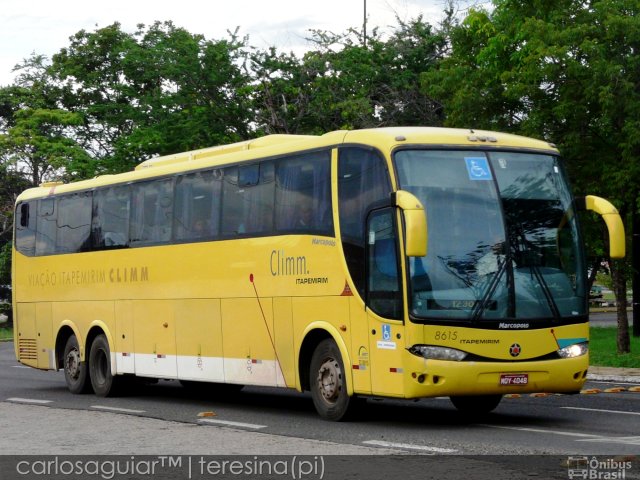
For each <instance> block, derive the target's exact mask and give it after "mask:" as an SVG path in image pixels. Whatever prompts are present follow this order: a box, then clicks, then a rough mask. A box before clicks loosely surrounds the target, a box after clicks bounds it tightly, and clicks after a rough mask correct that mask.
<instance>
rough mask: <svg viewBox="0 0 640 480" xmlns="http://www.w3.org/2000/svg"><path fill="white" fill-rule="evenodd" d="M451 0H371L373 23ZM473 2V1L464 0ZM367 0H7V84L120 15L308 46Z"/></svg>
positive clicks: (2, 2)
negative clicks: (22, 68)
mask: <svg viewBox="0 0 640 480" xmlns="http://www.w3.org/2000/svg"><path fill="white" fill-rule="evenodd" d="M445 3H446V2H445V0H366V7H367V30H368V31H370V30H371V29H373V28H374V27H379V28H380V29H381V31H383V32H385V31H387V32H389V31H392V30H393V28H392V27H393V26H394V25H397V22H396V20H395V18H396V15H397V16H398V17H399V18H400V19H402V20H409V19H412V18H415V17H417V16H418V15H419V14H422V15H423V17H424V19H425V20H426V21H427V22H429V23H431V24H432V25H437V24H438V22H439V21H440V20H441V19H442V12H443V11H444V6H445ZM462 3H465V2H462ZM364 5H365V0H313V1H310V0H224V1H223V0H177V1H176V0H106V1H96V0H58V1H54V0H0V86H4V85H7V84H9V83H11V82H12V81H13V78H14V74H13V73H11V70H12V69H13V68H14V66H15V65H16V64H18V63H21V62H22V61H23V60H24V59H25V58H28V57H30V56H31V55H32V54H33V53H36V54H42V55H46V56H47V57H49V58H51V56H52V55H53V54H54V53H56V52H58V51H59V50H60V49H61V48H64V47H66V46H68V45H69V37H70V36H72V35H73V34H75V33H76V32H78V31H79V30H82V29H84V30H87V31H94V30H96V28H101V27H106V26H107V25H111V24H112V23H114V22H116V21H117V22H119V23H120V24H121V25H122V29H123V30H125V31H127V32H134V31H135V30H136V25H138V24H140V23H143V24H145V25H150V24H152V23H153V22H154V21H156V20H159V21H165V20H171V21H173V23H174V24H175V25H176V26H177V27H183V28H185V29H186V30H188V31H189V32H191V33H193V34H202V35H204V36H205V37H206V38H207V39H210V40H217V39H223V38H227V31H228V30H231V31H234V30H235V29H236V27H239V32H238V33H239V35H240V36H245V35H248V36H249V44H250V45H252V46H254V47H257V48H268V47H271V46H275V47H276V48H278V50H281V51H287V52H289V51H294V52H295V53H297V54H300V53H302V52H304V49H305V46H308V45H309V44H308V43H307V42H306V41H305V37H309V30H310V29H319V30H328V31H332V32H335V33H341V32H344V31H346V30H347V29H348V28H350V27H355V28H362V24H363V18H364Z"/></svg>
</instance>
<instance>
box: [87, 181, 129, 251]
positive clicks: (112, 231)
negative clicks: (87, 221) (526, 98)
mask: <svg viewBox="0 0 640 480" xmlns="http://www.w3.org/2000/svg"><path fill="white" fill-rule="evenodd" d="M130 204H131V197H130V188H129V186H128V185H120V186H115V187H109V188H105V189H101V190H97V191H96V192H94V194H93V222H92V230H91V236H92V238H93V248H95V249H103V248H117V247H126V246H128V245H129V208H130Z"/></svg>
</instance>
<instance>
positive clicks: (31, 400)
mask: <svg viewBox="0 0 640 480" xmlns="http://www.w3.org/2000/svg"><path fill="white" fill-rule="evenodd" d="M7 402H15V403H33V404H36V405H46V404H47V403H53V400H38V399H37V398H18V397H11V398H7Z"/></svg>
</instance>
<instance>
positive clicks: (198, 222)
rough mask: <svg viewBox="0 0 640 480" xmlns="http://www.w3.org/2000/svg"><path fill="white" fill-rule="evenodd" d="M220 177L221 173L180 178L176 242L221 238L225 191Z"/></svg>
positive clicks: (175, 213)
mask: <svg viewBox="0 0 640 480" xmlns="http://www.w3.org/2000/svg"><path fill="white" fill-rule="evenodd" d="M220 177H221V172H220V170H208V171H204V172H196V173H190V174H187V175H183V176H180V177H178V179H177V181H176V205H175V209H174V219H173V228H174V232H175V238H176V240H197V239H203V238H211V237H215V236H217V235H218V233H219V226H220V197H221V195H220V193H221V191H222V183H221V181H220Z"/></svg>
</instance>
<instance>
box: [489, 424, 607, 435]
mask: <svg viewBox="0 0 640 480" xmlns="http://www.w3.org/2000/svg"><path fill="white" fill-rule="evenodd" d="M480 426H481V427H489V428H500V429H502V430H518V431H520V432H533V433H550V434H552V435H563V436H566V437H581V438H601V436H600V435H594V434H592V433H578V432H563V431H561V430H545V429H542V428H528V427H505V426H502V425H488V424H481V425H480Z"/></svg>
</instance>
